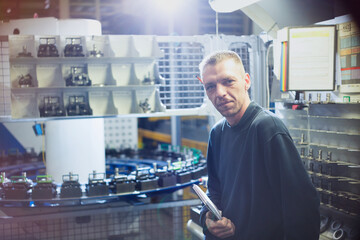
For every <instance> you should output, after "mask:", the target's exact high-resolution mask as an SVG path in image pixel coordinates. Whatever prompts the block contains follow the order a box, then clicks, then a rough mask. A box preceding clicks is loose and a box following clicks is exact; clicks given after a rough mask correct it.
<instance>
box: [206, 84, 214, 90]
mask: <svg viewBox="0 0 360 240" xmlns="http://www.w3.org/2000/svg"><path fill="white" fill-rule="evenodd" d="M214 88H215V86H213V85H211V86H207V87H206V91H210V90H212V89H214Z"/></svg>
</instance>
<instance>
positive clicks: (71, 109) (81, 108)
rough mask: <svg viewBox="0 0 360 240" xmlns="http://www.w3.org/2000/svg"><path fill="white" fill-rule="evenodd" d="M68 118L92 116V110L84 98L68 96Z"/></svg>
mask: <svg viewBox="0 0 360 240" xmlns="http://www.w3.org/2000/svg"><path fill="white" fill-rule="evenodd" d="M66 110H67V114H68V116H81V115H92V109H91V108H90V105H89V102H88V101H87V99H85V96H82V95H74V96H69V102H68V105H67V107H66Z"/></svg>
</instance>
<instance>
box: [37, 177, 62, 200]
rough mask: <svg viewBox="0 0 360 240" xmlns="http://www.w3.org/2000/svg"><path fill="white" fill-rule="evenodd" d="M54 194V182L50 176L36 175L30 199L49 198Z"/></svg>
mask: <svg viewBox="0 0 360 240" xmlns="http://www.w3.org/2000/svg"><path fill="white" fill-rule="evenodd" d="M56 194H57V192H56V184H55V183H54V181H53V180H52V177H51V176H49V175H39V176H36V184H35V185H34V187H33V188H32V194H31V197H32V199H51V198H54V197H55V196H56Z"/></svg>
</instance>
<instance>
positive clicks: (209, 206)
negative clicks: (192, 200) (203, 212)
mask: <svg viewBox="0 0 360 240" xmlns="http://www.w3.org/2000/svg"><path fill="white" fill-rule="evenodd" d="M192 188H193V189H194V191H195V193H196V194H197V195H198V197H199V198H200V200H201V201H202V202H203V203H204V204H205V206H206V207H207V209H209V211H211V212H212V213H213V214H214V216H215V217H216V219H217V220H220V219H221V218H222V216H221V212H220V210H219V209H218V208H217V207H216V206H215V204H214V203H213V202H212V201H211V200H210V198H209V197H208V196H207V195H206V194H205V193H204V192H203V190H201V188H200V187H199V186H198V185H195V184H193V185H192Z"/></svg>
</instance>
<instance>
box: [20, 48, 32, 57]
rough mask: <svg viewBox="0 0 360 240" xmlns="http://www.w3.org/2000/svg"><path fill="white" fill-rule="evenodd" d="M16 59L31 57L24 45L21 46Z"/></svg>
mask: <svg viewBox="0 0 360 240" xmlns="http://www.w3.org/2000/svg"><path fill="white" fill-rule="evenodd" d="M18 57H32V55H31V52H28V51H27V47H26V45H24V46H23V48H22V52H19V54H18Z"/></svg>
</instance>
